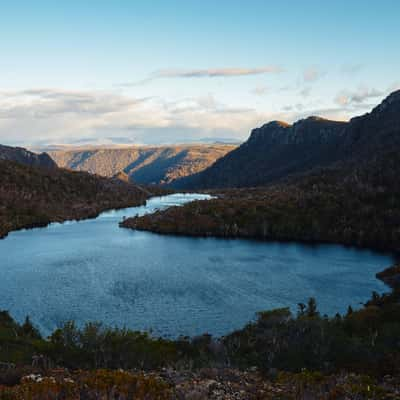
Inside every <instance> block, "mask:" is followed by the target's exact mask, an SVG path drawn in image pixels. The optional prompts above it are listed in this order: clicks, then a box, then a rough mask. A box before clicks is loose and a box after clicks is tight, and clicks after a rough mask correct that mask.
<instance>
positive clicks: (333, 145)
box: [175, 91, 400, 189]
mask: <svg viewBox="0 0 400 400" xmlns="http://www.w3.org/2000/svg"><path fill="white" fill-rule="evenodd" d="M397 147H400V91H397V92H394V93H392V94H391V95H390V96H389V97H387V98H386V99H385V100H384V101H383V102H382V103H381V104H380V105H379V106H377V107H376V108H374V109H373V110H372V111H371V112H370V113H368V114H365V115H363V116H360V117H357V118H353V119H352V120H350V121H349V122H339V121H330V120H326V119H323V118H319V117H309V118H306V119H303V120H300V121H298V122H296V123H294V124H293V125H290V124H287V123H285V122H281V121H273V122H270V123H267V124H265V125H263V126H262V127H260V128H256V129H254V130H253V131H252V132H251V135H250V137H249V139H248V140H247V142H245V143H243V144H242V145H241V146H240V147H238V148H237V149H236V150H234V151H232V152H230V153H228V154H227V155H226V156H224V157H222V158H221V159H219V160H217V161H216V162H215V163H214V164H213V165H212V166H211V167H209V168H207V169H206V170H204V171H202V172H200V173H198V174H195V175H193V176H190V177H186V178H183V179H181V180H178V181H176V183H175V186H176V187H181V188H188V189H192V188H222V187H249V186H262V185H266V184H269V183H271V182H276V181H278V180H280V179H283V178H286V177H288V176H289V175H293V174H299V173H300V174H301V173H304V172H307V171H310V170H312V169H314V168H316V167H324V166H328V165H332V164H334V163H336V162H339V161H348V160H352V161H354V160H358V159H359V160H362V159H365V158H368V157H369V156H373V155H375V154H376V153H378V152H384V151H388V150H393V148H397Z"/></svg>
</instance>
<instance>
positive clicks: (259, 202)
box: [121, 151, 400, 251]
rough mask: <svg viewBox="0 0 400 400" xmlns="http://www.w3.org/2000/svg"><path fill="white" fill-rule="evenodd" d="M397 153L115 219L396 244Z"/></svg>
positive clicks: (188, 230) (180, 228) (187, 231)
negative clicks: (212, 198) (125, 218)
mask: <svg viewBox="0 0 400 400" xmlns="http://www.w3.org/2000/svg"><path fill="white" fill-rule="evenodd" d="M399 176H400V154H399V152H395V151H393V152H389V153H386V154H384V155H380V156H379V157H375V158H373V159H369V160H367V161H363V162H361V161H358V162H357V163H355V162H353V163H351V164H343V165H336V166H335V167H334V168H329V169H322V170H317V171H314V172H313V173H309V174H307V175H305V176H297V177H293V178H291V179H290V180H287V182H285V183H282V184H279V185H275V186H269V187H265V188H254V189H230V190H224V191H222V192H221V191H220V192H216V193H217V194H219V197H218V198H217V199H214V200H211V201H196V202H193V203H189V204H186V205H184V206H183V207H173V208H170V209H167V210H165V211H159V212H157V213H155V214H151V215H145V216H143V217H137V218H129V219H127V220H125V221H124V222H123V223H122V224H121V225H122V226H124V227H128V228H133V229H140V230H149V231H153V232H158V233H167V234H183V235H193V236H219V237H245V238H259V239H265V240H295V241H305V242H313V243H315V242H331V243H341V244H346V245H356V246H363V247H370V248H378V249H385V250H394V251H398V250H400V203H399V202H398V200H397V199H398V198H399V196H400V180H399V179H398V177H399Z"/></svg>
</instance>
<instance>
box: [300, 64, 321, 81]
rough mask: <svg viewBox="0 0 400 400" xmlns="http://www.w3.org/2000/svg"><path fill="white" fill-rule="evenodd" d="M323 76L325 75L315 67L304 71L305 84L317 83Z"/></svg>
mask: <svg viewBox="0 0 400 400" xmlns="http://www.w3.org/2000/svg"><path fill="white" fill-rule="evenodd" d="M322 76H323V73H322V72H321V71H319V70H318V69H317V68H315V67H309V68H307V69H305V70H304V71H303V79H304V81H305V82H315V81H317V80H318V79H320V78H321V77H322Z"/></svg>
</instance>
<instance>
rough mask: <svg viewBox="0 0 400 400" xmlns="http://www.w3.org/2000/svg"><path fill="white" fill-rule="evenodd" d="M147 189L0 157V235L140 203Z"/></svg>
mask: <svg viewBox="0 0 400 400" xmlns="http://www.w3.org/2000/svg"><path fill="white" fill-rule="evenodd" d="M148 197H149V194H148V192H145V191H144V190H143V189H141V188H138V187H136V186H135V185H133V184H131V183H125V182H122V181H121V180H119V179H109V178H101V177H98V176H95V175H90V174H88V173H86V172H71V171H66V170H62V169H59V168H52V169H45V168H38V167H29V166H26V165H23V164H20V163H17V162H14V161H4V160H1V161H0V237H3V236H5V235H6V234H7V233H8V232H10V231H12V230H15V229H20V228H28V227H34V226H44V225H47V224H48V223H50V222H61V221H64V220H68V219H82V218H90V217H95V216H97V215H98V214H99V213H100V212H101V211H104V210H106V209H111V208H121V207H129V206H135V205H139V204H143V203H144V201H145V200H146V198H148Z"/></svg>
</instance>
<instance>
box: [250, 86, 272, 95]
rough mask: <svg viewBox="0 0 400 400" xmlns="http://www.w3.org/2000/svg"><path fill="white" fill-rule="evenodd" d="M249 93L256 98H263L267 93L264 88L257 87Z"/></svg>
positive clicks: (266, 89)
mask: <svg viewBox="0 0 400 400" xmlns="http://www.w3.org/2000/svg"><path fill="white" fill-rule="evenodd" d="M251 93H253V94H255V95H256V96H263V95H264V94H266V93H268V88H267V87H266V86H257V87H256V88H254V89H253V90H252V91H251Z"/></svg>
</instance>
